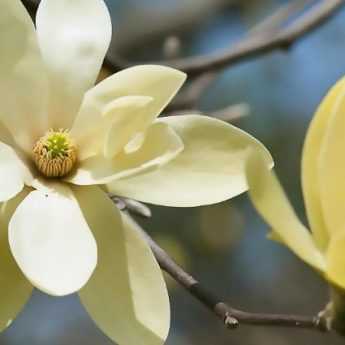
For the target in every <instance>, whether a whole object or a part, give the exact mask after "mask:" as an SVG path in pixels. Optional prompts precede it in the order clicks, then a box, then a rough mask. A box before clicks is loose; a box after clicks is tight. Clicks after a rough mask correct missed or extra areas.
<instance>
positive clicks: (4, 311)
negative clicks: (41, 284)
mask: <svg viewBox="0 0 345 345" xmlns="http://www.w3.org/2000/svg"><path fill="white" fill-rule="evenodd" d="M28 193H29V190H28V189H25V190H23V191H22V192H21V193H20V194H18V195H17V196H16V197H15V198H13V199H11V200H10V201H8V202H6V203H4V204H3V205H2V207H1V217H0V304H1V308H0V331H3V330H4V329H5V328H6V327H8V326H9V325H10V324H11V323H12V321H13V320H14V319H15V318H16V316H17V314H18V313H19V312H20V311H21V310H22V309H23V307H24V305H25V303H26V302H27V301H28V300H29V298H30V296H31V293H32V285H31V284H30V283H29V281H28V280H27V279H26V278H25V277H24V275H23V274H22V272H21V271H20V269H19V268H18V266H17V264H16V262H15V261H14V259H13V256H12V254H11V251H10V247H9V245H8V231H7V227H8V222H9V220H10V218H11V216H12V214H13V212H14V211H15V209H16V208H17V206H18V205H19V204H20V202H21V201H22V200H23V199H24V198H25V196H26V195H27V194H28Z"/></svg>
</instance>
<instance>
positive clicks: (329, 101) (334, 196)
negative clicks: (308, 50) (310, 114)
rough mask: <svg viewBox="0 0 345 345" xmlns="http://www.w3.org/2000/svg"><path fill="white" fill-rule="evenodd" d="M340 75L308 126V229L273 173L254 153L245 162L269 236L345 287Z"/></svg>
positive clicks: (344, 88)
mask: <svg viewBox="0 0 345 345" xmlns="http://www.w3.org/2000/svg"><path fill="white" fill-rule="evenodd" d="M344 133H345V79H341V80H340V81H339V82H338V83H337V84H336V85H335V86H334V87H333V88H332V89H331V90H330V92H329V93H328V94H327V96H326V97H325V99H324V100H323V101H322V103H321V105H320V107H319V108H318V110H317V112H316V114H315V116H314V119H313V121H312V123H311V125H310V127H309V130H308V133H307V137H306V140H305V144H304V149H303V157H302V184H303V194H304V201H305V206H306V210H307V215H308V219H309V225H310V229H311V232H309V230H308V229H307V228H306V227H305V226H304V225H303V224H302V223H301V222H300V221H299V219H298V218H297V216H296V214H295V212H294V211H293V209H292V207H291V205H290V203H289V201H288V199H287V197H286V196H285V194H284V191H283V189H282V187H281V186H280V184H279V181H278V180H277V178H276V176H275V174H274V173H273V172H272V171H269V170H267V168H266V166H265V163H264V162H263V161H262V159H260V157H259V155H252V156H251V159H249V161H248V164H247V169H246V170H247V178H248V184H249V188H250V190H249V193H250V196H251V199H252V201H253V203H254V205H255V206H256V208H257V210H258V211H259V212H260V213H261V215H262V216H263V218H264V219H265V220H266V221H267V222H268V224H269V225H270V226H271V227H272V234H271V235H272V237H273V238H274V239H276V240H278V241H280V242H282V243H284V244H285V245H287V246H288V247H289V248H290V249H291V250H292V251H293V252H294V253H295V254H296V255H298V256H299V257H300V258H301V259H302V260H304V261H305V262H307V263H308V264H309V265H311V266H312V267H314V268H315V269H316V270H317V271H319V272H320V273H321V274H322V275H323V276H324V277H325V278H326V279H327V280H328V281H330V282H331V285H333V286H335V287H337V288H338V289H339V290H342V291H345V212H344V205H345V179H344V176H345V156H344V147H345V135H344Z"/></svg>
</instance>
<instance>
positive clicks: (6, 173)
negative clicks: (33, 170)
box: [0, 142, 31, 202]
mask: <svg viewBox="0 0 345 345" xmlns="http://www.w3.org/2000/svg"><path fill="white" fill-rule="evenodd" d="M30 176H31V174H30V171H29V170H28V169H27V168H26V166H25V164H24V163H23V161H22V160H21V159H20V158H19V156H18V155H17V154H16V152H15V151H14V150H13V149H12V148H11V147H10V146H7V145H6V144H3V143H1V142H0V181H1V182H0V202H2V201H6V200H9V199H11V198H12V197H14V196H15V195H16V194H18V193H19V192H20V191H21V190H22V189H23V187H24V183H25V182H26V183H29V182H30V181H31V179H30Z"/></svg>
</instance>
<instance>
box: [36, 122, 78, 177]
mask: <svg viewBox="0 0 345 345" xmlns="http://www.w3.org/2000/svg"><path fill="white" fill-rule="evenodd" d="M33 155H34V161H35V164H36V166H37V168H38V170H39V171H40V172H41V173H42V174H43V175H44V176H46V177H63V176H66V175H67V174H68V173H69V172H71V170H72V169H73V167H74V165H75V163H76V161H77V150H76V148H75V146H74V145H73V142H72V140H71V138H70V136H69V133H68V131H66V130H63V129H60V130H58V131H54V130H49V131H48V132H47V133H46V134H45V135H44V136H43V137H41V138H40V139H39V140H38V141H37V143H36V145H35V146H34V149H33Z"/></svg>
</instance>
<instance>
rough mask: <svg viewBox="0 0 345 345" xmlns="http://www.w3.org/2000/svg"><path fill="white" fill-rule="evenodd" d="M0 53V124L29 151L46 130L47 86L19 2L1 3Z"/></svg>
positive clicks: (32, 30)
mask: <svg viewBox="0 0 345 345" xmlns="http://www.w3.org/2000/svg"><path fill="white" fill-rule="evenodd" d="M0 52H1V54H0V76H1V78H0V95H1V102H0V121H1V122H2V123H3V124H4V125H5V126H6V127H7V129H8V130H9V132H10V133H11V134H12V136H13V138H14V139H15V140H16V142H17V143H18V144H19V145H20V146H21V148H22V149H24V150H25V151H26V152H29V151H30V150H31V149H32V146H33V144H34V142H35V140H36V139H37V137H38V136H39V135H41V133H42V132H44V130H45V129H46V127H47V122H46V119H45V113H44V110H45V101H46V100H47V84H46V74H45V71H44V64H43V61H42V59H41V55H40V51H39V47H38V44H37V40H36V32H35V28H34V25H33V23H32V20H31V18H30V16H29V14H28V13H27V12H26V10H25V8H24V6H23V5H22V3H21V1H18V0H2V1H1V11H0Z"/></svg>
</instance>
